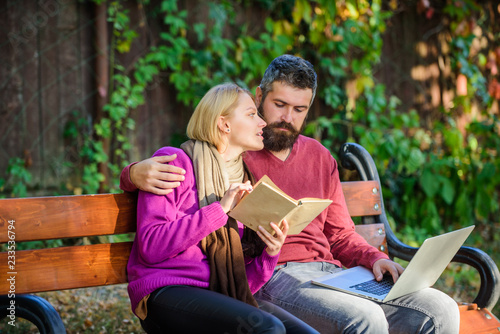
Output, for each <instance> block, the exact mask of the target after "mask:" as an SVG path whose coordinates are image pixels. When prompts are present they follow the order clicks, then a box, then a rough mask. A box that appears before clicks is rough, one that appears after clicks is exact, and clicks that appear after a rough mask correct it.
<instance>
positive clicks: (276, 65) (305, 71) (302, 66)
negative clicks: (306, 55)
mask: <svg viewBox="0 0 500 334" xmlns="http://www.w3.org/2000/svg"><path fill="white" fill-rule="evenodd" d="M274 82H281V83H283V84H285V85H288V86H291V87H294V88H299V89H307V88H309V89H311V90H312V97H311V103H310V104H309V105H311V104H312V102H313V100H314V96H315V95H316V88H317V87H318V79H317V75H316V72H315V71H314V67H313V66H312V64H311V63H310V62H308V61H307V60H305V59H302V58H300V57H296V56H293V55H288V54H285V55H281V56H279V57H277V58H275V59H274V60H273V61H272V62H271V64H269V66H268V67H267V69H266V71H265V72H264V76H263V77H262V81H261V82H260V89H261V91H262V101H264V100H265V99H266V96H267V94H268V93H269V92H270V91H272V88H273V83H274ZM262 101H261V103H262Z"/></svg>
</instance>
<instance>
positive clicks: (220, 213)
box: [202, 202, 228, 232]
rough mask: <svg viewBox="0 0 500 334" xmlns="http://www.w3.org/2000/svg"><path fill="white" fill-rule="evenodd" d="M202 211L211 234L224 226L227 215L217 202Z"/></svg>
mask: <svg viewBox="0 0 500 334" xmlns="http://www.w3.org/2000/svg"><path fill="white" fill-rule="evenodd" d="M202 210H203V216H204V219H205V221H206V222H207V223H208V226H209V228H210V230H211V231H212V232H213V231H217V230H218V229H219V228H221V227H222V226H224V225H226V223H227V219H228V215H227V214H226V213H225V212H224V210H223V209H222V206H221V205H220V203H219V202H214V203H212V204H210V205H207V206H205V207H203V208H202Z"/></svg>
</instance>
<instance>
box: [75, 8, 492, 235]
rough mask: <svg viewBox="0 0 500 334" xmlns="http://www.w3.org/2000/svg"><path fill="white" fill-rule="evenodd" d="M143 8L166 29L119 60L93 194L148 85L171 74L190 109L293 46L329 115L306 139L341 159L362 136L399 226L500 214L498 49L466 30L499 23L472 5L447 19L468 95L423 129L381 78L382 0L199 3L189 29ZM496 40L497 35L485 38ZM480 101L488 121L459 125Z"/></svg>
mask: <svg viewBox="0 0 500 334" xmlns="http://www.w3.org/2000/svg"><path fill="white" fill-rule="evenodd" d="M141 4H142V5H143V6H145V8H146V10H148V11H150V12H152V13H155V15H152V16H151V17H150V18H149V19H152V18H154V19H160V21H161V24H162V30H161V33H160V35H159V39H158V40H157V43H155V44H153V45H151V47H150V48H149V49H148V50H147V52H145V53H144V54H143V56H142V57H139V58H138V59H137V61H136V62H135V63H134V64H133V66H132V67H129V68H128V69H125V68H123V67H122V66H121V65H120V64H118V63H116V62H113V63H112V66H113V68H114V71H115V72H116V73H115V74H114V75H113V77H112V78H113V79H112V85H111V87H112V90H111V95H110V101H109V103H108V105H107V106H106V107H105V112H106V115H107V116H106V117H105V118H104V119H102V120H100V122H99V123H98V124H95V126H94V128H93V132H92V138H94V137H97V138H100V139H113V143H114V145H113V146H112V148H111V150H110V151H108V152H105V151H104V149H103V147H102V145H101V144H100V141H98V142H95V141H94V140H90V139H89V140H88V141H86V145H85V148H84V149H83V150H82V155H83V156H85V157H86V159H87V160H88V161H89V165H88V166H87V167H86V169H85V171H84V176H83V179H84V181H85V187H84V190H85V191H86V192H95V191H96V190H97V189H98V187H99V183H100V182H102V181H104V180H103V177H104V176H103V175H100V173H99V171H98V168H97V165H98V164H99V163H107V165H108V167H109V169H110V171H111V178H112V180H113V181H112V182H111V184H110V186H111V190H113V189H116V185H117V181H116V180H117V175H118V173H119V172H120V171H121V168H122V167H123V165H124V164H125V163H126V161H127V153H128V150H129V149H130V143H129V142H128V135H127V134H128V131H132V130H134V126H135V124H134V121H133V119H132V117H131V113H132V111H133V110H134V109H135V108H137V107H138V106H140V105H141V104H143V103H144V102H145V101H144V96H145V89H146V88H147V85H149V84H151V83H152V82H153V81H154V80H155V77H157V76H158V75H162V77H166V78H168V81H169V82H170V84H171V85H172V87H173V88H174V89H175V90H176V92H177V95H176V96H177V100H178V101H179V102H180V103H182V104H184V105H186V106H188V107H191V108H194V106H195V105H196V103H197V102H198V101H199V99H200V98H201V96H202V95H203V94H204V93H205V92H206V91H207V90H208V89H209V88H210V87H211V86H213V85H215V84H218V83H221V82H224V81H235V82H237V83H238V84H240V85H242V86H244V87H247V88H250V89H251V88H253V87H255V86H256V85H257V84H258V82H259V79H260V77H261V75H262V73H263V72H264V70H265V68H266V67H267V65H268V64H269V62H270V61H271V60H272V59H273V58H274V57H276V56H278V55H280V54H283V53H292V54H297V55H300V56H302V57H304V58H306V59H308V60H310V61H311V62H312V63H313V64H314V65H315V67H316V69H317V72H318V74H319V89H318V94H317V102H316V103H319V104H320V105H321V106H324V108H323V109H324V110H323V111H322V115H321V116H320V117H318V118H316V119H313V120H311V121H310V122H309V124H308V125H307V127H306V134H308V135H311V136H313V137H315V138H317V139H320V140H321V141H322V142H323V144H324V145H325V146H327V147H329V148H330V149H331V150H332V152H333V153H334V155H335V152H336V150H337V149H338V147H339V145H340V144H342V143H344V142H346V141H355V142H358V143H360V144H361V145H363V146H364V147H365V148H366V149H367V150H368V151H369V152H370V153H371V154H372V156H373V157H374V159H375V162H376V164H377V166H378V170H379V172H380V176H381V179H382V182H383V185H384V187H385V192H384V194H385V199H386V202H387V203H386V206H387V209H388V211H389V212H390V214H391V215H392V216H393V217H392V218H393V219H394V220H395V221H397V222H398V228H399V227H401V228H404V226H406V225H408V226H410V227H413V228H416V227H422V228H424V229H425V230H426V231H428V232H429V233H438V232H440V231H442V230H448V229H451V228H453V227H454V226H455V225H466V224H470V223H475V224H487V223H488V222H491V221H492V220H493V219H494V217H495V216H498V213H499V206H498V193H499V192H498V189H499V184H500V180H499V176H498V175H500V174H499V173H497V170H498V168H500V161H499V158H498V153H497V152H498V149H499V146H500V140H499V139H498V138H499V137H500V136H499V133H498V132H499V122H498V119H497V118H496V116H495V115H493V114H490V113H489V112H488V110H490V109H491V106H492V103H493V99H492V98H491V96H490V94H489V92H488V80H490V79H491V78H490V77H489V76H488V73H487V71H486V66H485V63H486V59H488V55H489V54H488V52H490V49H491V45H490V44H488V45H487V46H486V47H480V48H478V47H477V45H478V43H477V41H478V40H484V36H477V32H476V33H473V29H472V28H471V29H468V30H467V29H465V30H464V28H463V27H464V22H465V21H466V20H469V19H470V18H471V17H472V18H475V22H476V24H478V25H481V29H482V31H483V32H484V33H483V34H486V32H487V31H489V30H491V29H489V28H491V25H492V24H494V23H493V22H492V21H491V20H489V19H483V16H484V15H487V14H488V13H487V12H485V11H484V10H483V9H482V8H480V7H478V6H476V5H475V2H474V1H469V0H466V1H461V2H455V3H454V4H450V5H445V6H444V7H443V14H444V15H445V16H446V19H445V20H443V23H442V24H443V26H444V27H445V29H446V31H447V34H448V36H449V37H447V38H448V41H449V45H448V48H449V52H448V53H447V55H446V56H447V57H448V58H449V64H450V65H451V69H452V71H454V73H455V75H459V74H463V75H465V76H466V77H467V78H468V81H467V88H468V90H467V91H468V95H467V96H456V97H455V98H454V100H453V107H452V108H448V109H447V110H444V109H443V110H441V114H442V117H441V119H440V120H439V121H435V123H434V124H432V125H431V126H427V125H425V126H424V122H423V121H422V120H421V119H420V117H419V114H418V113H417V111H415V110H402V108H401V103H400V101H399V99H398V98H397V97H395V96H389V95H388V94H387V92H386V88H385V86H384V85H382V84H381V83H379V82H378V81H377V79H376V77H375V75H374V73H375V71H376V69H377V66H378V64H379V61H380V57H381V55H382V44H383V34H384V32H385V31H386V28H387V26H386V25H387V21H388V19H389V18H390V17H391V12H390V11H388V10H383V8H382V1H380V0H379V1H371V2H368V1H363V0H353V1H351V0H350V1H335V2H333V1H329V0H315V1H307V0H295V1H288V2H273V1H264V0H262V1H257V2H248V1H222V2H208V3H201V2H200V3H199V4H198V6H202V7H203V8H201V9H200V8H198V10H202V11H205V12H206V13H207V15H206V20H204V21H203V22H196V23H194V24H192V23H190V22H192V21H191V20H190V15H191V12H190V11H188V10H186V9H183V8H181V7H180V6H179V5H178V2H177V1H176V0H163V1H161V3H160V4H159V6H158V7H154V6H153V5H152V4H150V3H149V1H143V2H141ZM250 6H256V7H260V9H259V10H262V11H265V12H266V13H267V14H268V15H266V19H265V20H264V24H263V26H262V27H258V28H256V27H252V26H250V23H243V24H241V22H238V20H237V17H238V14H239V11H241V10H244V8H245V7H250ZM108 8H109V13H108V15H109V21H110V22H112V23H113V29H114V30H113V36H115V37H114V41H113V49H114V50H115V52H126V51H127V50H128V49H129V48H130V45H131V43H132V41H133V40H134V39H135V38H136V36H137V34H136V33H135V32H134V31H133V29H132V28H130V26H131V24H130V19H129V16H128V14H129V13H128V12H126V11H124V10H123V8H122V6H121V2H120V1H112V2H110V3H109V6H108ZM467 22H468V21H467ZM467 22H466V23H467ZM467 26H469V25H467ZM491 38H498V37H495V36H493V37H491V35H488V36H487V39H491ZM483 44H484V42H483ZM480 45H482V44H480ZM112 59H114V58H112ZM474 104H479V105H480V106H481V107H480V108H479V109H480V110H481V111H482V112H481V114H482V115H481V117H478V118H477V119H474V120H473V121H472V122H471V123H470V124H469V125H468V126H467V127H466V128H465V129H463V128H459V127H458V126H457V124H456V115H458V114H461V113H469V112H470V111H471V108H472V106H473V105H474ZM89 138H90V136H89ZM172 140H176V139H175V138H172Z"/></svg>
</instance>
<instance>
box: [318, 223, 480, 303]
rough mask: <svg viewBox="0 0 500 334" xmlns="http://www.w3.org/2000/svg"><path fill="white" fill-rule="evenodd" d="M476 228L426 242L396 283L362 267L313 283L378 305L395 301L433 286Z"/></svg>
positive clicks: (324, 277)
mask: <svg viewBox="0 0 500 334" xmlns="http://www.w3.org/2000/svg"><path fill="white" fill-rule="evenodd" d="M473 229H474V226H469V227H465V228H462V229H459V230H456V231H453V232H449V233H445V234H442V235H439V236H436V237H432V238H428V239H426V240H425V241H424V243H423V244H422V246H420V248H419V249H418V251H417V253H416V254H415V255H414V256H413V258H412V259H411V261H410V262H409V263H408V266H407V267H406V269H405V270H404V272H403V273H402V274H401V275H400V276H399V278H398V280H397V281H396V283H394V282H393V281H392V276H390V275H389V276H384V279H383V280H382V281H381V282H377V281H376V280H375V276H374V275H373V272H372V271H371V270H369V269H367V268H365V267H362V266H358V267H353V268H349V269H345V270H342V271H340V272H337V273H333V274H329V275H326V276H323V277H320V278H317V279H314V280H312V283H313V284H316V285H319V286H323V287H326V288H330V289H334V290H338V291H342V292H346V293H350V294H354V295H356V296H360V297H363V298H368V299H372V300H375V301H377V302H387V301H390V300H393V299H395V298H398V297H401V296H404V295H406V294H409V293H412V292H415V291H418V290H421V289H424V288H428V287H431V286H432V285H434V283H436V281H437V280H438V278H439V276H441V274H442V273H443V271H444V270H445V269H446V266H448V264H449V263H450V261H451V260H452V259H453V257H454V256H455V254H456V253H457V252H458V250H459V249H460V247H461V246H462V245H463V243H464V242H465V240H466V239H467V237H468V236H469V234H470V233H471V232H472V230H473Z"/></svg>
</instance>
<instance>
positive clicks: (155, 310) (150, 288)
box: [127, 84, 315, 333]
mask: <svg viewBox="0 0 500 334" xmlns="http://www.w3.org/2000/svg"><path fill="white" fill-rule="evenodd" d="M265 125H266V123H265V122H264V121H263V120H262V119H261V118H260V117H259V116H258V114H257V109H256V106H255V103H254V100H253V98H252V97H251V95H250V93H249V92H247V91H245V90H243V89H241V88H240V87H238V86H237V85H235V84H224V85H219V86H216V87H214V88H212V89H211V90H209V91H208V92H207V94H206V95H205V96H204V97H203V98H202V100H201V101H200V103H199V104H198V106H197V107H196V109H195V111H194V113H193V115H192V117H191V119H190V121H189V124H188V128H187V134H188V136H189V137H190V138H191V140H190V141H188V142H186V143H184V144H183V145H182V146H181V148H182V149H176V148H171V147H164V148H162V149H160V150H158V151H157V152H156V153H155V155H171V154H177V156H178V157H177V159H175V161H174V162H172V163H173V164H176V165H177V166H179V167H182V168H184V169H185V170H186V175H185V181H184V182H182V184H181V186H180V187H178V188H176V189H175V190H174V192H173V193H171V194H169V195H167V196H157V195H154V194H151V193H147V192H142V191H141V192H140V193H139V198H138V205H137V233H136V238H135V241H134V245H133V247H132V252H131V255H130V258H129V263H128V266H127V273H128V279H129V286H128V292H129V296H130V299H131V303H132V310H133V311H134V313H135V314H136V315H137V316H138V317H139V318H140V319H141V325H142V326H143V328H144V329H145V330H146V331H147V332H148V333H162V332H168V333H247V332H248V333H250V332H251V333H285V332H288V333H292V332H293V333H311V332H315V331H314V330H313V329H312V328H310V327H309V326H308V325H306V324H305V323H303V322H301V321H300V320H298V319H296V318H294V317H293V316H291V315H290V314H288V313H286V312H285V311H283V310H281V309H279V308H277V307H276V306H274V305H272V304H263V305H257V302H256V301H255V299H254V298H253V293H255V292H256V291H257V290H258V289H259V288H260V287H261V286H262V285H263V284H264V283H265V282H266V281H267V280H268V279H269V278H270V277H271V276H272V273H273V270H274V267H275V266H276V264H277V261H278V255H279V252H280V249H281V246H282V245H283V242H284V240H285V237H286V234H287V232H288V224H287V223H286V222H284V224H283V227H282V228H281V229H280V228H278V226H277V225H276V224H274V223H271V226H272V228H273V229H274V231H275V236H272V235H271V234H269V233H268V232H267V231H265V230H264V229H263V228H262V229H261V230H260V231H258V232H257V236H255V233H254V232H253V231H251V230H248V229H244V228H243V225H241V224H240V223H239V222H236V221H235V220H234V219H232V218H229V217H228V216H227V213H228V212H229V211H230V210H231V209H232V208H233V207H234V205H235V204H236V203H237V202H238V200H239V199H240V198H241V195H242V194H243V193H244V192H245V191H251V190H252V187H251V184H250V179H251V175H250V174H249V173H248V172H247V170H246V169H245V167H244V164H243V161H242V154H243V152H245V151H247V150H260V149H262V148H263V138H262V128H263V127H264V126H265ZM243 231H245V235H244V240H245V242H244V248H245V255H244V252H243V247H242V242H241V240H240V238H241V237H242V236H243ZM258 241H260V244H259V242H258ZM264 247H265V249H264ZM250 254H251V255H252V256H248V255H250ZM256 254H257V255H256ZM255 255H256V256H255ZM259 306H260V307H259ZM271 313H272V314H271ZM273 314H274V315H273Z"/></svg>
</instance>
